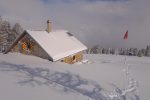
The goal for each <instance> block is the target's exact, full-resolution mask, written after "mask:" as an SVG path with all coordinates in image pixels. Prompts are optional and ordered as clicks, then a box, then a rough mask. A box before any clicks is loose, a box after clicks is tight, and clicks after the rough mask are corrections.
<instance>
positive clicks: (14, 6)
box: [0, 0, 150, 48]
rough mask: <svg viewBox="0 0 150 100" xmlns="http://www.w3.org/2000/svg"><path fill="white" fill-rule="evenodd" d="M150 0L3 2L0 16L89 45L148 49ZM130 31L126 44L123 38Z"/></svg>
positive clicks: (26, 26)
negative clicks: (69, 35) (49, 25)
mask: <svg viewBox="0 0 150 100" xmlns="http://www.w3.org/2000/svg"><path fill="white" fill-rule="evenodd" d="M149 4H150V1H149V0H127V1H126V0H118V1H116V0H0V15H1V16H2V18H5V19H7V20H9V21H11V22H13V23H15V22H19V23H20V24H21V25H22V26H23V27H24V29H32V30H33V29H35V30H41V29H45V28H46V20H47V19H50V20H51V21H52V22H53V28H54V29H66V30H69V31H71V32H72V33H74V35H75V36H76V37H77V38H79V39H80V40H81V41H82V42H83V43H84V44H86V45H87V46H89V47H90V46H93V45H100V46H103V47H138V48H142V47H144V48H145V47H146V45H148V44H150V33H149V30H150V28H149V26H150V11H149V9H150V6H149ZM126 30H128V31H129V38H128V40H127V41H124V40H123V35H124V33H125V32H126Z"/></svg>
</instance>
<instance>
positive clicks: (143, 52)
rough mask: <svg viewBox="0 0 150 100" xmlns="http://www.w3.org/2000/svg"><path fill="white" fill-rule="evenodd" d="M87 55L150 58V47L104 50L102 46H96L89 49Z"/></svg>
mask: <svg viewBox="0 0 150 100" xmlns="http://www.w3.org/2000/svg"><path fill="white" fill-rule="evenodd" d="M86 53H87V54H112V55H129V56H139V57H141V56H149V57H150V45H147V47H146V48H143V49H138V48H116V49H115V48H103V47H100V46H94V47H92V48H88V49H87V51H86Z"/></svg>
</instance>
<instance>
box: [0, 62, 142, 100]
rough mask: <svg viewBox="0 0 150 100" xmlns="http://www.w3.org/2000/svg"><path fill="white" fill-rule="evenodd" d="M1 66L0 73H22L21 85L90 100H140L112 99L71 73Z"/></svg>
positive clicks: (93, 83)
mask: <svg viewBox="0 0 150 100" xmlns="http://www.w3.org/2000/svg"><path fill="white" fill-rule="evenodd" d="M0 65H1V66H0V71H8V72H9V71H15V72H19V73H21V74H22V75H23V76H24V78H23V79H22V80H21V81H19V82H18V83H19V84H20V85H26V84H30V85H32V86H35V85H47V86H49V85H50V86H59V87H60V88H61V89H62V90H63V91H64V92H74V93H76V94H79V95H84V96H86V97H88V98H89V99H90V100H140V99H139V96H137V95H135V94H133V95H132V96H130V98H129V99H127V98H126V95H124V96H121V97H117V96H116V97H110V95H107V94H106V93H105V92H106V91H105V90H104V89H103V88H102V87H101V86H100V85H99V84H97V83H96V82H93V81H88V80H86V79H83V78H81V77H80V76H79V75H76V74H72V73H70V72H58V71H53V70H50V69H44V68H30V67H26V66H25V65H16V64H11V63H7V62H0ZM114 87H115V90H117V93H118V94H121V93H122V90H121V89H119V88H118V87H117V86H115V85H114Z"/></svg>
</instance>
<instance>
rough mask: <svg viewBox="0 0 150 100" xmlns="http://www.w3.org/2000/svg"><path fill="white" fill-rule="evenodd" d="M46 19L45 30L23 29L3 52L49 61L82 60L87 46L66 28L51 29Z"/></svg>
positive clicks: (67, 61)
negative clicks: (12, 52) (17, 53)
mask: <svg viewBox="0 0 150 100" xmlns="http://www.w3.org/2000/svg"><path fill="white" fill-rule="evenodd" d="M50 26H51V25H50V22H49V21H47V30H46V31H30V30H25V31H24V32H23V33H22V34H21V35H20V36H19V37H18V38H17V39H16V40H15V42H14V43H13V44H12V45H11V46H10V48H9V49H8V50H7V51H6V52H5V54H6V53H8V52H10V51H15V52H20V53H23V54H28V55H35V56H38V57H41V58H44V59H48V60H51V61H63V62H66V63H70V64H73V63H74V62H78V61H80V60H82V58H83V56H82V53H83V51H85V50H86V49H87V47H86V46H85V45H84V44H82V43H81V42H80V41H79V40H78V39H77V38H75V37H74V36H73V35H72V34H71V33H70V32H68V31H66V30H56V31H51V27H50Z"/></svg>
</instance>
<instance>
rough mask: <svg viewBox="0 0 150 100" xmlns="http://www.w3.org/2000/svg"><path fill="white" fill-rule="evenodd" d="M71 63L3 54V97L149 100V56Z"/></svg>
mask: <svg viewBox="0 0 150 100" xmlns="http://www.w3.org/2000/svg"><path fill="white" fill-rule="evenodd" d="M84 58H85V59H88V62H87V63H85V64H81V63H77V64H74V65H68V64H64V63H61V62H54V63H52V62H50V61H47V60H44V59H41V58H38V57H34V56H26V55H22V54H19V53H9V54H6V55H4V54H0V80H1V81H0V99H1V100H50V99H51V100H88V99H93V100H94V99H95V100H111V99H112V100H149V98H150V96H149V93H150V85H149V84H150V78H148V77H149V76H150V73H149V71H150V67H149V65H150V58H148V57H131V56H130V57H126V63H127V64H125V56H118V55H85V57H84Z"/></svg>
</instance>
